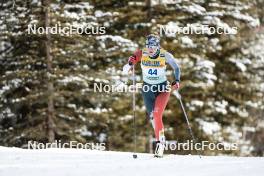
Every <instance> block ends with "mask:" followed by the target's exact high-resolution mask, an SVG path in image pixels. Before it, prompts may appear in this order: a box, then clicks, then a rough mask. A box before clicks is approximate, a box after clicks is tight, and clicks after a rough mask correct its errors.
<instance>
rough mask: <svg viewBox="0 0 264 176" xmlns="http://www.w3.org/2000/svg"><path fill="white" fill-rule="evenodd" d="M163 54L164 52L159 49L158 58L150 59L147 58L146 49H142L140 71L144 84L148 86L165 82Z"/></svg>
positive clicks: (164, 59)
mask: <svg viewBox="0 0 264 176" xmlns="http://www.w3.org/2000/svg"><path fill="white" fill-rule="evenodd" d="M165 52H166V51H165V50H163V49H161V50H160V54H159V56H158V57H157V58H156V59H152V58H150V57H149V55H148V52H147V49H146V48H145V49H143V51H142V58H141V69H142V74H143V81H144V82H146V83H148V84H159V83H162V82H165V81H166V80H167V78H166V58H165Z"/></svg>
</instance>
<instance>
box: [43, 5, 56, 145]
mask: <svg viewBox="0 0 264 176" xmlns="http://www.w3.org/2000/svg"><path fill="white" fill-rule="evenodd" d="M43 7H44V12H45V28H47V27H49V26H50V0H43ZM44 43H45V51H46V61H47V78H48V82H47V84H48V90H47V91H48V92H47V94H48V110H47V119H46V127H47V138H48V142H53V141H54V140H55V132H54V128H55V124H54V102H53V98H54V97H53V96H54V88H53V82H52V78H51V75H52V56H51V54H50V50H51V36H50V33H47V34H46V37H45V42H44Z"/></svg>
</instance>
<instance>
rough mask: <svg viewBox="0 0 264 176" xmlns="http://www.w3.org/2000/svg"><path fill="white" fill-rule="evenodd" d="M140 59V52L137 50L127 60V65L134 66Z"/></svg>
mask: <svg viewBox="0 0 264 176" xmlns="http://www.w3.org/2000/svg"><path fill="white" fill-rule="evenodd" d="M141 57H142V51H141V50H140V49H137V50H136V51H135V52H134V54H133V55H132V56H130V57H129V58H128V64H129V65H135V64H136V63H137V62H139V61H140V59H141Z"/></svg>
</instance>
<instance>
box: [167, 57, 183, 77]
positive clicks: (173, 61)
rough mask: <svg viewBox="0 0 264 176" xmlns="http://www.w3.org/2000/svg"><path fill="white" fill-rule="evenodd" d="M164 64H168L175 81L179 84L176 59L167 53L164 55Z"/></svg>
mask: <svg viewBox="0 0 264 176" xmlns="http://www.w3.org/2000/svg"><path fill="white" fill-rule="evenodd" d="M165 58H166V63H168V64H169V65H170V66H171V67H172V68H173V70H174V75H175V81H176V82H180V76H181V70H180V67H179V65H178V64H177V62H176V59H175V58H174V57H173V55H172V54H171V53H169V52H166V53H165Z"/></svg>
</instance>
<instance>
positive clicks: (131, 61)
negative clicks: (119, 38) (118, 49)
mask: <svg viewBox="0 0 264 176" xmlns="http://www.w3.org/2000/svg"><path fill="white" fill-rule="evenodd" d="M136 63H137V57H136V56H135V55H133V56H130V57H129V58H128V64H129V65H134V64H136Z"/></svg>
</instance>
